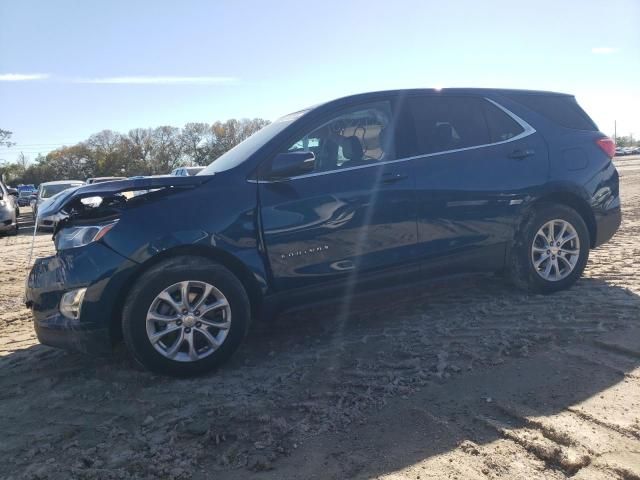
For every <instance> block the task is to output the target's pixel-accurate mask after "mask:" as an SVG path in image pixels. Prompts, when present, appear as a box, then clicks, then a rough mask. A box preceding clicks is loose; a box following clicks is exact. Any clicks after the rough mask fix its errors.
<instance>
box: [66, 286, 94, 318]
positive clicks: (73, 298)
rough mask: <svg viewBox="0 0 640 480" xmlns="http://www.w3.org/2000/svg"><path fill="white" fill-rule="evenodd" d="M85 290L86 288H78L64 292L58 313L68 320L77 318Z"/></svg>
mask: <svg viewBox="0 0 640 480" xmlns="http://www.w3.org/2000/svg"><path fill="white" fill-rule="evenodd" d="M86 291H87V289H86V288H78V289H76V290H71V291H69V292H67V293H65V294H64V295H63V296H62V299H61V300H60V313H61V314H62V315H64V316H65V317H67V318H68V319H70V320H77V319H78V318H79V317H80V310H81V309H82V301H83V300H84V294H85V292H86Z"/></svg>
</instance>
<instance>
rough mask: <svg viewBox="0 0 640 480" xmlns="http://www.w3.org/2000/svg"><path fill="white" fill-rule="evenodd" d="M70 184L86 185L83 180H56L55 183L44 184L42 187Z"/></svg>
mask: <svg viewBox="0 0 640 480" xmlns="http://www.w3.org/2000/svg"><path fill="white" fill-rule="evenodd" d="M69 183H81V184H84V182H83V181H81V180H56V181H54V182H42V183H41V184H40V185H68V184H69Z"/></svg>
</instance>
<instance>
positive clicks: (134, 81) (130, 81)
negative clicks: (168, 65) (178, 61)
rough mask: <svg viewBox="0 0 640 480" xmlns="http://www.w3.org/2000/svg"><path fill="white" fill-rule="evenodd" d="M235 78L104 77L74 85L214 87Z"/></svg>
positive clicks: (78, 79)
mask: <svg viewBox="0 0 640 480" xmlns="http://www.w3.org/2000/svg"><path fill="white" fill-rule="evenodd" d="M235 81H236V79H235V78H234V77H171V76H151V77H149V76H140V77H103V78H77V79H74V80H73V82H74V83H99V84H119V85H178V84H179V85H213V84H222V83H233V82H235Z"/></svg>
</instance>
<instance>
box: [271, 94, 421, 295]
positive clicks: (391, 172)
mask: <svg viewBox="0 0 640 480" xmlns="http://www.w3.org/2000/svg"><path fill="white" fill-rule="evenodd" d="M393 125H394V122H393V118H392V109H391V105H390V103H389V102H387V101H379V102H375V103H371V104H365V105H359V106H354V107H349V108H345V109H343V110H342V111H340V112H336V114H335V115H331V116H330V117H329V118H328V119H327V118H325V119H324V120H323V121H320V122H318V123H317V124H316V125H313V126H311V127H310V128H309V129H308V132H307V133H305V134H302V135H300V136H299V137H298V138H294V139H292V141H290V142H288V143H287V145H286V146H283V148H282V149H281V151H282V152H295V151H308V152H313V153H314V155H315V161H314V168H313V171H311V172H307V173H305V174H302V175H298V176H294V177H291V178H288V179H285V180H276V179H273V180H272V179H270V178H269V174H268V173H266V174H263V175H262V178H261V179H260V181H259V202H260V208H261V224H262V229H263V235H264V241H265V244H266V250H267V255H268V258H269V262H270V265H271V272H272V275H273V277H274V278H273V279H274V282H275V286H276V288H277V289H278V290H280V291H282V290H290V289H294V288H298V287H309V286H314V285H318V284H320V283H322V282H328V281H332V280H345V281H346V280H347V279H348V280H350V281H357V280H358V277H359V276H366V275H367V274H369V273H375V272H382V271H384V270H387V269H390V268H391V267H394V266H399V265H402V264H405V263H408V262H412V261H413V260H414V259H415V256H416V251H415V247H416V241H417V231H416V210H415V201H414V179H413V175H412V174H411V172H410V165H409V163H408V162H393V160H395V158H396V157H395V153H394V140H393V137H394V133H393V131H392V130H393Z"/></svg>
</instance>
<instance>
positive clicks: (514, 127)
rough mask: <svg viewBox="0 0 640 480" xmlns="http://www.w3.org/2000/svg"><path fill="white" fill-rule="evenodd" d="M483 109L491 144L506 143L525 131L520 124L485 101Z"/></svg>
mask: <svg viewBox="0 0 640 480" xmlns="http://www.w3.org/2000/svg"><path fill="white" fill-rule="evenodd" d="M482 107H483V110H484V115H485V118H486V120H487V125H488V127H489V136H490V138H491V142H504V141H505V140H509V139H510V138H513V137H515V136H517V135H520V134H521V133H522V132H523V131H524V128H522V127H521V126H520V124H519V123H518V122H516V121H515V120H514V119H513V118H511V117H510V116H509V115H507V114H506V113H505V112H504V111H502V110H501V109H500V108H498V107H496V106H495V105H494V104H493V103H491V102H488V101H486V100H484V101H483V102H482Z"/></svg>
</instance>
